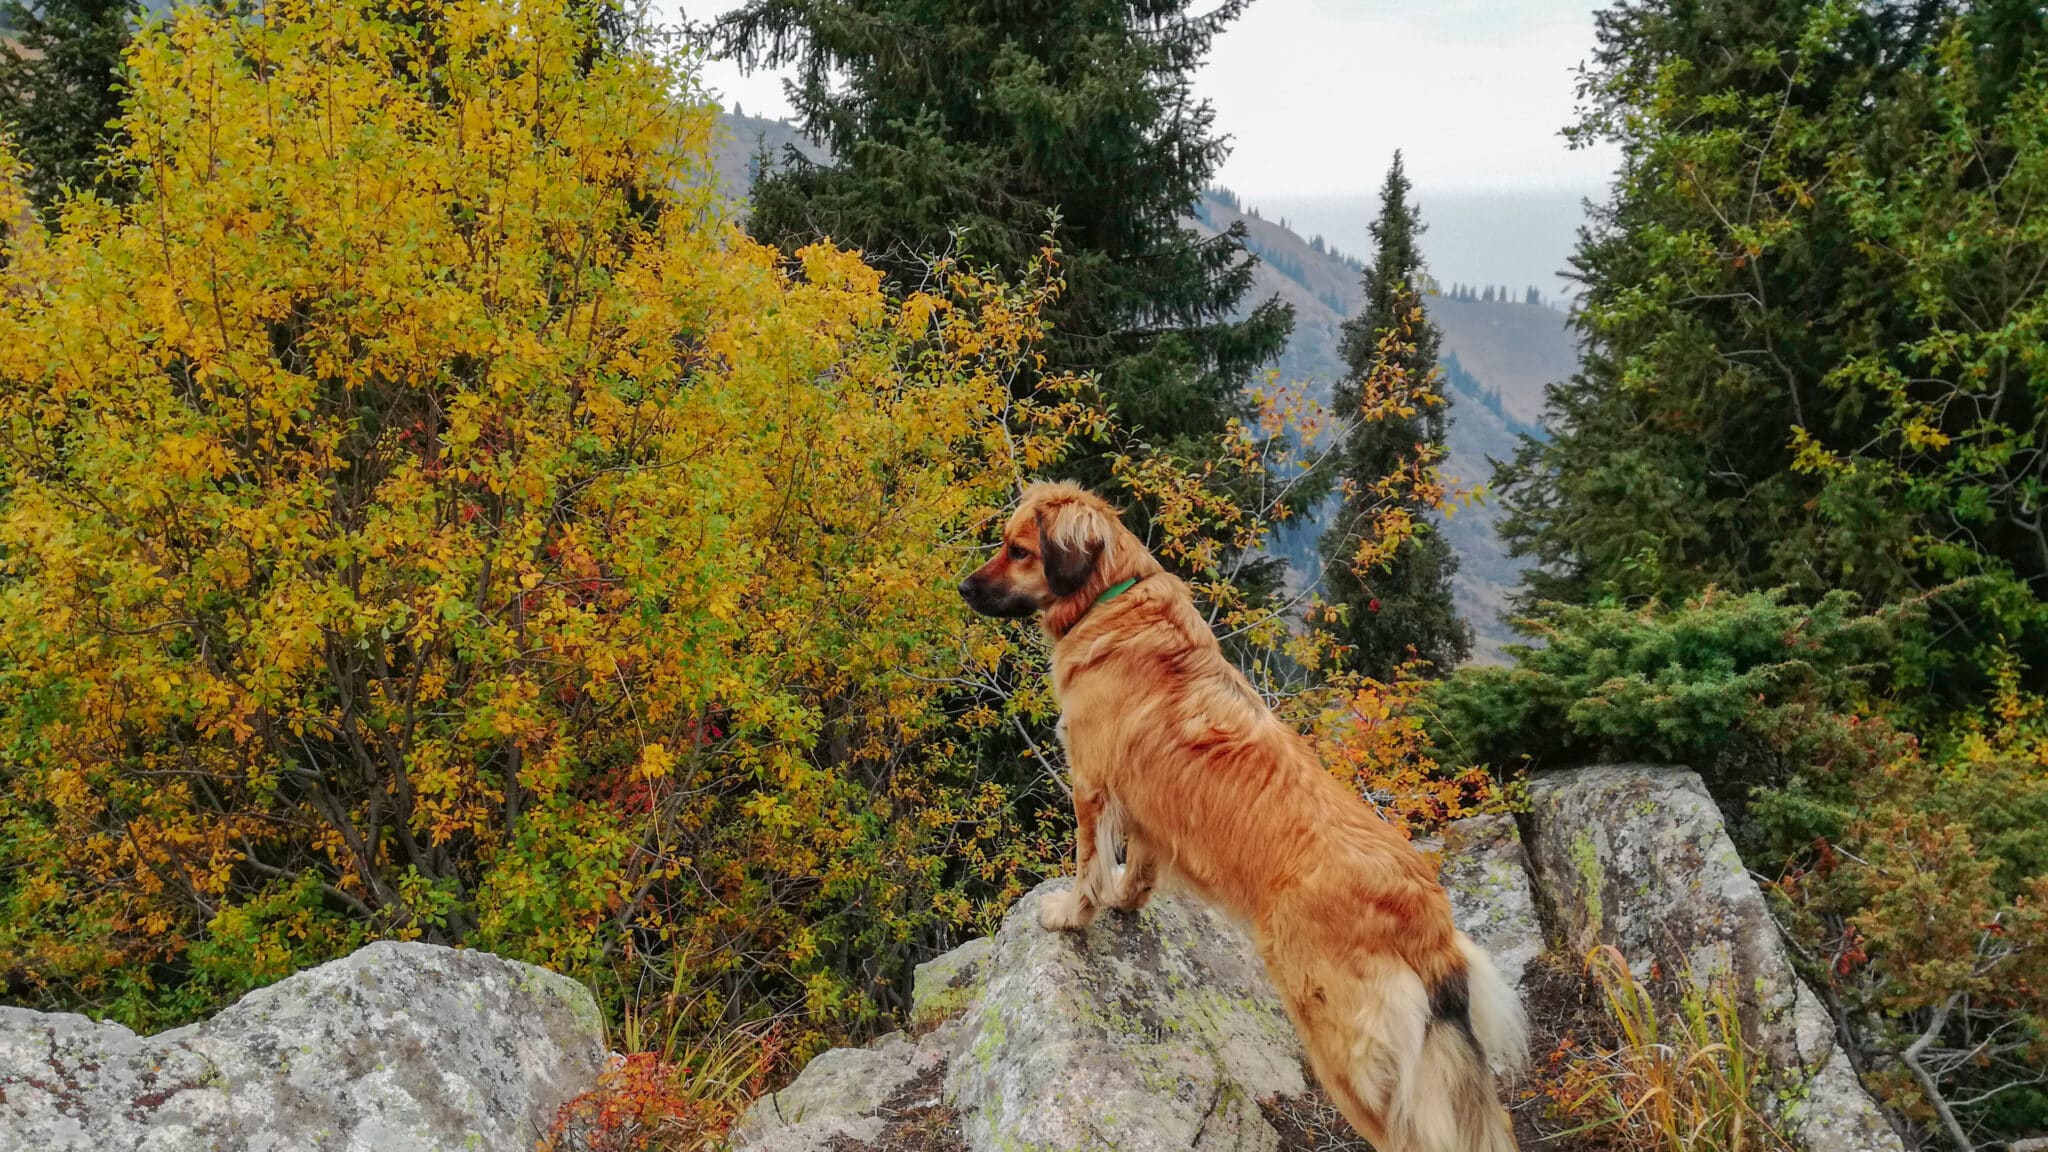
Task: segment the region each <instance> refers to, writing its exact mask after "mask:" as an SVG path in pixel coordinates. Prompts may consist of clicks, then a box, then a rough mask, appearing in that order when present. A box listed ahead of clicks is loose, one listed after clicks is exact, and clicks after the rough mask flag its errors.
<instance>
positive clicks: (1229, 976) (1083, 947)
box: [733, 818, 1542, 1152]
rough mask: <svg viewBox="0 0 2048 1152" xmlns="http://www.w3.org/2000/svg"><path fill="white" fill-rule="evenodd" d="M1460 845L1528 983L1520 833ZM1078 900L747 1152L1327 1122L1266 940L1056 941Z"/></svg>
mask: <svg viewBox="0 0 2048 1152" xmlns="http://www.w3.org/2000/svg"><path fill="white" fill-rule="evenodd" d="M1446 839H1447V844H1448V855H1447V857H1446V865H1445V869H1444V876H1445V882H1446V886H1447V887H1449V888H1450V889H1451V894H1452V906H1453V911H1454V913H1455V914H1456V915H1457V917H1458V921H1459V924H1460V926H1461V927H1464V928H1465V929H1466V930H1467V931H1468V932H1471V933H1472V934H1473V936H1474V937H1475V938H1476V939H1479V940H1481V941H1482V942H1483V943H1484V944H1485V945H1486V946H1487V947H1488V948H1489V949H1490V950H1491V951H1493V952H1494V954H1495V958H1496V960H1497V961H1498V962H1499V963H1500V965H1501V968H1502V971H1503V972H1506V973H1508V974H1509V975H1510V977H1511V978H1516V979H1519V977H1520V974H1521V972H1522V970H1523V968H1524V967H1525V966H1526V965H1527V963H1528V962H1529V961H1530V960H1531V959H1533V958H1534V957H1535V956H1536V955H1537V953H1539V952H1540V951H1541V948H1542V936H1541V932H1540V930H1539V929H1538V927H1537V922H1536V917H1535V904H1534V899H1533V897H1532V896H1531V893H1530V887H1529V881H1528V876H1527V873H1526V871H1525V870H1524V867H1523V857H1522V849H1521V843H1520V840H1519V838H1518V837H1517V836H1516V833H1515V826H1514V822H1513V821H1511V820H1507V819H1505V818H1482V819H1478V820H1473V821H1465V822H1462V823H1461V824H1459V825H1457V826H1455V827H1454V828H1453V829H1452V830H1451V833H1450V835H1449V836H1448V837H1447V838H1446ZM1065 887H1066V882H1065V881H1053V882H1051V883H1049V884H1046V885H1042V886H1041V887H1040V888H1039V889H1038V890H1037V891H1035V892H1033V893H1032V894H1031V895H1029V896H1027V897H1026V898H1025V899H1023V900H1022V901H1019V902H1018V904H1017V906H1016V907H1014V908H1012V909H1011V910H1010V913H1009V916H1008V917H1007V918H1006V919H1005V920H1004V922H1003V926H1002V928H1001V930H1000V931H998V932H997V933H996V935H995V936H994V937H992V938H989V939H984V940H976V941H972V942H970V943H968V944H965V945H962V946H961V947H959V948H956V949H954V950H953V951H952V952H949V953H947V954H945V955H944V956H941V957H939V958H938V959H936V960H933V961H932V962H931V963H929V964H926V965H924V966H922V967H920V968H919V969H918V970H917V977H916V983H915V986H914V992H913V998H914V1007H913V1008H912V1012H911V1018H912V1021H913V1025H912V1026H913V1029H929V1031H925V1032H924V1033H923V1035H921V1036H920V1037H919V1038H917V1039H915V1040H911V1039H906V1038H904V1037H902V1036H897V1035H891V1036H887V1037H883V1038H882V1039H881V1040H879V1041H877V1042H876V1043H875V1044H873V1045H870V1046H869V1047H868V1048H866V1049H859V1050H846V1049H842V1050H838V1051H834V1052H828V1053H826V1054H824V1055H823V1056H820V1057H818V1058H817V1059H815V1060H813V1061H812V1062H811V1063H810V1064H809V1065H808V1066H807V1067H806V1068H805V1069H804V1071H803V1073H802V1074H801V1075H800V1076H798V1077H797V1079H796V1081H795V1083H793V1084H791V1085H790V1086H789V1087H788V1088H786V1089H784V1090H783V1091H781V1092H778V1093H776V1094H774V1095H773V1096H770V1097H764V1098H763V1099H762V1100H760V1101H759V1102H757V1103H756V1104H755V1105H754V1107H753V1108H752V1109H751V1110H750V1111H749V1112H748V1113H747V1116H746V1118H745V1119H744V1120H743V1121H742V1122H741V1124H740V1126H739V1127H738V1129H737V1130H736V1131H735V1134H734V1141H733V1146H734V1149H735V1152H861V1150H863V1149H890V1150H892V1152H894V1150H899V1149H916V1150H920V1152H925V1150H929V1152H961V1150H966V1149H971V1150H972V1152H1014V1150H1018V1149H1076V1150H1080V1149H1088V1150H1090V1152H1094V1150H1101V1149H1115V1150H1118V1152H1184V1150H1186V1149H1190V1148H1201V1149H1208V1148H1218V1149H1246V1150H1265V1149H1274V1148H1278V1147H1280V1146H1281V1142H1282V1138H1281V1135H1280V1134H1279V1133H1278V1132H1277V1131H1276V1130H1275V1128H1274V1126H1273V1124H1274V1120H1275V1118H1276V1117H1278V1118H1280V1119H1281V1120H1282V1122H1283V1123H1284V1122H1285V1118H1286V1116H1287V1115H1288V1114H1289V1112H1290V1109H1291V1108H1292V1106H1293V1103H1294V1102H1301V1103H1302V1105H1303V1106H1305V1107H1310V1108H1313V1107H1315V1105H1313V1104H1312V1103H1310V1102H1309V1096H1308V1092H1309V1087H1308V1083H1307V1079H1306V1077H1305V1074H1304V1072H1303V1070H1302V1056H1301V1046H1300V1043H1299V1041H1297V1040H1296V1038H1295V1035H1294V1031H1293V1028H1292V1026H1291V1025H1289V1023H1288V1021H1287V1017H1286V1014H1285V1012H1284V1011H1283V1010H1282V1009H1281V1007H1280V1003H1279V1001H1278V999H1277V998H1275V997H1274V995H1273V991H1272V988H1271V987H1270V986H1269V985H1268V984H1267V982H1266V976H1265V972H1264V969H1263V968H1262V966H1261V965H1260V964H1259V961H1258V959H1257V957H1256V956H1255V955H1254V953H1253V951H1252V946H1251V942H1250V941H1249V940H1247V939H1246V938H1245V936H1244V935H1243V933H1241V932H1240V931H1239V930H1238V929H1237V928H1236V927H1235V926H1234V925H1233V924H1231V923H1230V922H1229V921H1227V920H1226V919H1224V918H1223V917H1221V916H1219V915H1218V914H1216V913H1214V912H1212V911H1210V910H1208V909H1206V908H1204V907H1202V906H1201V905H1200V904H1199V903H1197V902H1195V901H1194V900H1192V899H1191V898H1185V897H1183V898H1169V897H1161V898H1159V899H1156V900H1154V901H1153V903H1152V904H1151V906H1150V907H1148V908H1146V909H1145V910H1144V911H1143V912H1141V913H1138V914H1136V915H1125V914H1118V913H1111V914H1108V915H1105V916H1103V917H1102V919H1100V920H1098V921H1096V923H1095V925H1094V926H1093V927H1091V928H1090V929H1089V930H1088V932H1086V933H1085V934H1082V935H1079V936H1073V935H1066V934H1054V933H1049V932H1046V931H1044V930H1043V929H1041V928H1039V927H1038V924H1037V919H1036V916H1037V908H1038V902H1039V901H1040V900H1042V899H1044V897H1045V896H1046V895H1047V894H1048V893H1050V892H1054V891H1060V890H1063V889H1064V888H1065ZM1268 1102H1277V1104H1276V1105H1275V1106H1271V1107H1262V1104H1266V1103H1268Z"/></svg>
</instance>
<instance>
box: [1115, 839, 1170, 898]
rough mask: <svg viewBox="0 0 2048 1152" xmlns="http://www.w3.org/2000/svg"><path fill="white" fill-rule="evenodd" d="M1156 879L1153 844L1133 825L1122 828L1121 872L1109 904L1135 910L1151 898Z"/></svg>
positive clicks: (1157, 863)
mask: <svg viewBox="0 0 2048 1152" xmlns="http://www.w3.org/2000/svg"><path fill="white" fill-rule="evenodd" d="M1158 883H1159V857H1158V856H1157V855H1155V854H1154V853H1153V851H1152V845H1151V844H1150V842H1148V841H1147V840H1146V839H1145V836H1144V834H1143V833H1141V832H1139V831H1138V830H1137V829H1136V828H1126V829H1125V830H1124V874H1123V880H1122V882H1121V883H1120V884H1119V885H1117V888H1116V899H1114V900H1112V901H1110V907H1112V908H1121V909H1123V910H1124V911H1126V912H1136V911H1137V910H1138V909H1140V908H1143V907H1144V906H1145V905H1146V904H1147V903H1148V902H1150V901H1151V899H1152V889H1153V888H1154V887H1156V886H1157V885H1158Z"/></svg>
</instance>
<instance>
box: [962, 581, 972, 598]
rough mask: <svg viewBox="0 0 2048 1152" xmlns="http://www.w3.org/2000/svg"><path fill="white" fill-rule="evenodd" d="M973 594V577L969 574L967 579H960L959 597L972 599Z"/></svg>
mask: <svg viewBox="0 0 2048 1152" xmlns="http://www.w3.org/2000/svg"><path fill="white" fill-rule="evenodd" d="M973 596H974V577H972V576H969V577H968V578H967V579H965V580H962V581H961V582H960V598H961V599H962V600H968V599H972V598H973Z"/></svg>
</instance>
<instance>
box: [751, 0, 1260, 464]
mask: <svg viewBox="0 0 2048 1152" xmlns="http://www.w3.org/2000/svg"><path fill="white" fill-rule="evenodd" d="M1247 2H1248V0H1229V2H1227V3H1224V4H1222V5H1221V6H1219V7H1217V8H1215V9H1214V10H1213V11H1210V12H1208V13H1206V14H1199V15H1197V14H1192V13H1190V12H1189V11H1188V9H1189V8H1190V7H1191V4H1190V0H1025V2H1020V3H1014V4H1003V5H994V6H990V5H975V4H968V3H934V2H932V0H750V2H749V3H747V4H745V5H744V6H743V7H741V8H740V9H738V10H737V11H734V12H732V13H730V14H728V15H727V16H726V17H724V18H723V19H721V20H720V21H719V23H718V25H717V29H716V31H717V36H718V41H719V44H720V46H721V48H722V49H723V50H724V51H725V52H726V53H727V54H729V55H730V56H732V57H733V58H735V59H736V60H738V62H739V63H741V65H742V66H746V67H751V66H760V65H794V66H795V68H796V71H797V80H796V81H795V83H794V84H793V85H792V89H791V91H792V96H793V98H794V102H795V104H796V109H797V119H798V121H799V122H800V123H801V125H802V126H803V128H804V130H805V131H806V132H808V133H809V134H810V135H812V136H813V137H815V138H816V139H818V140H819V141H821V142H822V143H824V144H825V145H827V146H828V147H829V148H830V149H831V150H832V153H833V155H834V157H835V160H834V162H833V163H832V164H830V165H820V164H813V163H810V162H807V161H804V160H803V159H802V158H800V157H795V156H791V157H789V158H788V166H787V167H785V168H784V169H782V170H780V171H777V172H773V173H771V174H769V175H768V176H767V177H765V178H764V179H763V180H762V181H761V183H760V184H758V185H756V187H755V189H754V199H753V206H752V216H751V221H750V227H751V228H752V229H753V231H754V233H755V234H756V235H757V236H759V237H760V238H761V239H763V240H765V241H768V242H770V243H773V244H775V245H777V246H778V247H781V248H782V249H783V250H784V251H790V250H792V249H793V248H795V247H797V246H801V245H802V244H805V243H808V242H811V241H813V240H817V239H821V238H825V237H830V238H831V239H832V240H834V241H836V242H838V243H841V244H847V245H852V246H855V247H858V248H860V249H862V250H863V251H864V252H865V253H866V254H867V256H868V258H869V259H870V260H871V261H873V262H875V263H876V264H878V265H879V266H880V267H881V268H882V269H883V270H884V271H885V272H886V273H888V274H889V275H890V277H891V278H892V279H893V280H894V281H895V282H897V283H899V284H910V283H915V282H917V281H918V280H919V279H920V278H922V277H923V276H924V275H925V273H926V271H927V262H928V260H929V258H930V257H931V256H932V255H933V254H935V253H947V252H959V253H963V254H965V255H966V256H967V257H969V258H970V259H972V260H974V261H976V262H977V263H985V264H988V265H991V266H994V267H996V268H998V269H1017V268H1021V267H1023V266H1024V265H1025V264H1026V262H1027V261H1029V260H1030V259H1031V258H1032V257H1033V256H1034V255H1035V254H1036V253H1037V251H1038V250H1039V248H1040V246H1041V243H1042V240H1041V238H1042V236H1043V235H1044V234H1045V233H1046V232H1047V231H1048V230H1049V229H1054V225H1055V223H1056V224H1057V228H1056V230H1055V241H1056V243H1057V244H1058V246H1059V248H1060V249H1061V252H1062V261H1063V263H1062V268H1061V270H1062V272H1063V273H1064V274H1065V277H1066V294H1065V296H1064V297H1063V299H1062V300H1061V302H1060V305H1059V306H1058V309H1057V314H1055V315H1052V316H1051V317H1050V319H1051V321H1052V323H1051V325H1050V330H1051V332H1053V333H1054V334H1055V335H1054V336H1053V338H1052V340H1051V341H1050V343H1049V344H1048V345H1047V347H1046V349H1045V351H1046V356H1047V367H1048V369H1051V370H1062V371H1064V370H1079V371H1089V372H1093V373H1095V374H1096V377H1097V379H1098V381H1099V382H1100V384H1101V386H1102V388H1103V390H1104V393H1105V394H1106V395H1107V396H1108V398H1109V399H1110V401H1111V402H1112V403H1113V404H1114V405H1115V406H1116V408H1117V410H1118V414H1119V417H1120V419H1121V420H1122V422H1123V424H1124V425H1125V426H1126V427H1128V428H1130V429H1131V430H1133V431H1134V432H1135V433H1136V434H1138V435H1140V436H1143V437H1144V438H1145V439H1146V440H1147V441H1149V442H1150V443H1152V444H1153V445H1155V446H1162V447H1172V446H1175V445H1180V446H1190V445H1192V444H1194V443H1195V442H1196V441H1198V440H1199V439H1200V438H1202V437H1205V436H1213V435H1214V434H1215V433H1216V432H1218V431H1220V430H1221V429H1222V428H1223V427H1224V426H1225V424H1226V423H1227V421H1228V420H1229V418H1230V417H1231V416H1233V415H1235V414H1238V413H1239V412H1241V411H1242V408H1243V403H1244V401H1243V398H1242V388H1243V385H1244V384H1245V383H1246V382H1247V380H1248V379H1249V378H1250V376H1251V374H1252V372H1253V371H1254V370H1255V369H1256V368H1258V367H1259V366H1260V365H1262V364H1265V363H1267V362H1269V361H1271V360H1273V359H1275V358H1277V356H1278V355H1279V353H1280V350H1281V349H1282V347H1283V346H1284V345H1285V343H1286V340H1287V336H1288V333H1289V332H1290V330H1291V329H1292V326H1293V313H1292V310H1291V309H1290V308H1288V307H1287V306H1286V305H1284V304H1282V303H1281V302H1280V301H1278V300H1277V299H1274V300H1269V301H1267V302H1265V303H1262V304H1260V305H1258V306H1257V307H1255V308H1253V309H1251V310H1250V313H1249V315H1248V316H1246V317H1244V318H1242V319H1237V318H1234V317H1236V316H1237V314H1238V308H1239V304H1240V302H1241V301H1243V299H1244V296H1245V293H1246V292H1247V290H1249V288H1250V287H1251V268H1252V260H1251V259H1250V258H1249V257H1248V256H1247V255H1246V253H1245V250H1244V243H1243V226H1242V224H1233V225H1232V226H1231V227H1230V228H1229V229H1227V230H1226V231H1225V232H1224V233H1223V234H1221V235H1217V236H1212V237H1208V238H1203V237H1200V236H1198V235H1196V234H1195V233H1194V232H1192V231H1190V230H1188V228H1187V227H1186V226H1185V223H1184V219H1185V217H1186V216H1187V215H1188V214H1189V213H1190V212H1191V211H1192V210H1193V208H1194V206H1195V204H1196V202H1197V200H1198V199H1199V198H1200V196H1201V193H1202V190H1203V189H1204V188H1205V187H1207V186H1208V184H1209V182H1210V180H1211V178H1212V177H1213V176H1214V175H1215V172H1216V168H1217V166H1218V164H1219V163H1220V162H1221V161H1222V158H1223V156H1224V152H1225V145H1224V142H1223V140H1221V139H1220V138H1218V137H1217V136H1216V135H1215V134H1214V133H1213V132H1212V130H1211V120H1212V118H1213V116H1212V112H1211V110H1210V108H1209V106H1208V104H1207V103H1206V102H1204V101H1201V100H1199V99H1196V98H1195V97H1194V95H1193V94H1192V89H1191V86H1190V82H1191V78H1192V76H1193V73H1194V70H1195V68H1196V67H1197V66H1198V65H1199V64H1200V62H1201V60H1202V57H1203V55H1204V54H1205V53H1206V52H1207V50H1208V47H1209V44H1210V42H1211V41H1212V40H1213V39H1214V38H1215V36H1216V35H1217V34H1218V33H1219V32H1221V31H1222V30H1223V28H1224V27H1225V26H1227V25H1228V24H1229V23H1230V22H1231V21H1232V20H1234V19H1235V18H1236V17H1237V15H1238V14H1239V12H1241V11H1242V10H1243V9H1244V7H1245V5H1246V3H1247ZM1082 470H1083V471H1084V473H1086V472H1090V471H1091V469H1090V468H1089V467H1088V466H1087V465H1086V464H1085V462H1084V464H1083V466H1082ZM1092 471H1093V473H1094V474H1089V475H1084V476H1083V477H1082V478H1083V479H1086V480H1089V481H1092V482H1096V483H1100V482H1102V481H1103V480H1105V479H1106V478H1107V474H1106V467H1104V466H1103V462H1101V461H1096V462H1095V467H1094V468H1093V469H1092Z"/></svg>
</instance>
